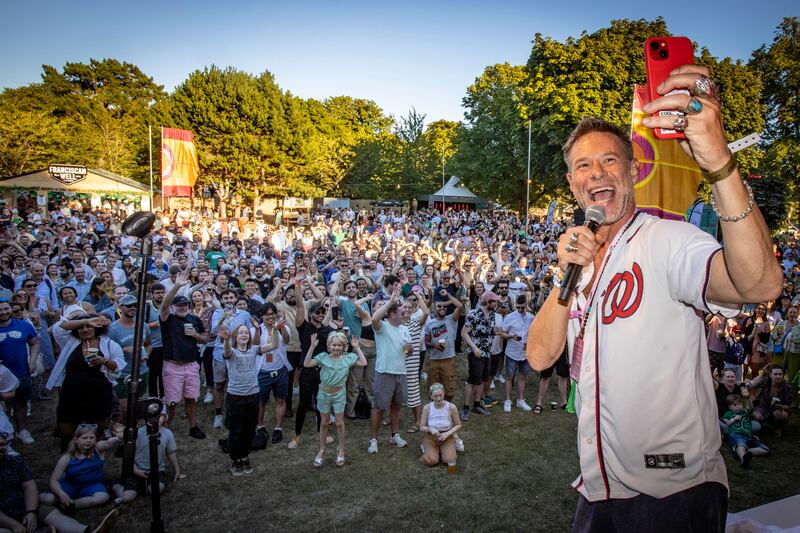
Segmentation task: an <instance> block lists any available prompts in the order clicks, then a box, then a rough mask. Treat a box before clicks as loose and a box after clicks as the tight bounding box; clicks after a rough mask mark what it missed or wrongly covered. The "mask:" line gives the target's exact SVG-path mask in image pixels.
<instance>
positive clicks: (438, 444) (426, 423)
mask: <svg viewBox="0 0 800 533" xmlns="http://www.w3.org/2000/svg"><path fill="white" fill-rule="evenodd" d="M430 395H431V402H430V403H429V404H428V405H426V406H425V407H424V408H423V409H422V417H421V424H420V431H422V432H423V433H424V434H425V436H424V437H423V438H422V457H420V458H419V460H420V462H421V463H422V464H424V465H427V466H436V465H438V464H439V463H441V462H444V463H447V467H448V472H451V473H455V466H456V440H455V438H454V437H453V435H455V434H456V432H458V430H460V429H461V419H460V418H459V416H458V408H457V407H456V406H455V405H453V404H452V403H450V402H448V401H445V399H444V386H443V385H442V384H441V383H434V384H433V385H431V388H430Z"/></svg>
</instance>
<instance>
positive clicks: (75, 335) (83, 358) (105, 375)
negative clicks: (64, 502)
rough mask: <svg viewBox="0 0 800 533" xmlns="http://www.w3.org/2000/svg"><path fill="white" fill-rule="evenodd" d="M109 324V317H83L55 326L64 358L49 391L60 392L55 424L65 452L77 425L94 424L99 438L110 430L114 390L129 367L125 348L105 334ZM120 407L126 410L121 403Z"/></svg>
mask: <svg viewBox="0 0 800 533" xmlns="http://www.w3.org/2000/svg"><path fill="white" fill-rule="evenodd" d="M110 323H111V321H110V320H109V319H108V317H106V316H103V315H99V314H91V315H90V314H84V315H82V316H78V317H74V318H72V319H70V320H64V321H62V322H59V323H58V324H56V325H55V326H54V327H53V335H54V336H55V338H56V342H58V344H59V346H60V347H61V355H60V356H59V358H58V360H57V361H56V365H55V366H54V367H53V372H52V373H51V375H50V379H49V380H48V382H47V388H48V389H53V388H56V387H59V388H60V390H61V393H60V394H59V397H58V407H57V409H56V421H57V428H58V434H59V435H60V437H61V449H62V451H63V450H64V449H66V447H67V445H68V444H69V440H70V438H71V437H72V436H73V434H74V432H75V428H76V427H78V425H80V424H82V423H90V424H95V425H97V426H98V427H99V428H100V433H98V434H100V435H102V431H103V430H104V429H105V428H106V427H108V424H109V419H110V418H111V402H112V387H113V386H114V384H115V383H116V378H117V375H118V374H119V373H120V372H121V371H122V370H123V369H124V368H125V367H126V361H125V357H124V355H123V350H122V348H121V347H120V345H119V344H118V343H117V342H115V341H113V340H112V339H111V338H109V337H108V336H107V335H106V333H107V331H108V326H109V324H110ZM120 399H121V400H122V399H124V396H120ZM120 404H121V406H120V407H121V408H123V407H124V404H123V402H122V401H120ZM123 412H124V409H123Z"/></svg>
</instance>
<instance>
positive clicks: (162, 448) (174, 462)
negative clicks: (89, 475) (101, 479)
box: [112, 410, 181, 503]
mask: <svg viewBox="0 0 800 533" xmlns="http://www.w3.org/2000/svg"><path fill="white" fill-rule="evenodd" d="M166 420H167V412H166V410H165V411H164V412H163V413H161V415H160V416H159V417H158V433H159V436H158V472H159V476H158V492H159V493H163V492H164V488H165V487H166V481H167V464H166V461H168V462H169V464H170V466H171V467H172V471H173V472H174V475H173V477H172V480H173V482H174V481H178V479H179V478H180V475H181V469H180V467H179V466H178V454H177V450H178V446H177V445H176V443H175V435H173V433H172V431H170V430H169V428H165V427H164V422H166ZM165 459H166V461H165ZM149 475H150V437H149V435H148V434H147V426H141V427H140V428H139V431H138V433H137V434H136V457H135V459H134V463H133V476H132V477H131V478H130V479H129V480H128V481H127V482H126V483H125V484H124V485H122V484H120V483H115V484H114V486H113V487H112V489H113V490H114V493H115V494H116V495H117V497H118V498H119V499H120V501H122V503H131V502H133V501H134V500H135V499H136V497H137V496H138V495H139V494H149V493H150V490H151V488H150V485H149V482H148V476H149Z"/></svg>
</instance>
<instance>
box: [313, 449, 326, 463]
mask: <svg viewBox="0 0 800 533" xmlns="http://www.w3.org/2000/svg"><path fill="white" fill-rule="evenodd" d="M324 459H325V450H322V451H320V452H319V453H318V454H317V456H316V457H314V466H316V467H320V466H322V462H323V460H324Z"/></svg>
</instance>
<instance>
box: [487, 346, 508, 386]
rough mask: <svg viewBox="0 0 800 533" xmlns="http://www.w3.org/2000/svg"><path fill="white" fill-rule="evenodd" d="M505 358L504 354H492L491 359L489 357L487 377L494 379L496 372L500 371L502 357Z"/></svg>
mask: <svg viewBox="0 0 800 533" xmlns="http://www.w3.org/2000/svg"><path fill="white" fill-rule="evenodd" d="M505 356H506V354H504V353H503V352H500V353H493V354H492V357H491V360H492V362H491V363H490V364H489V375H490V376H492V377H494V376H496V375H497V372H498V371H499V370H500V366H501V365H502V364H503V357H505ZM484 381H487V380H484Z"/></svg>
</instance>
